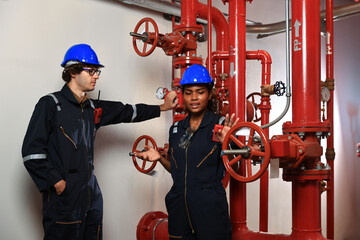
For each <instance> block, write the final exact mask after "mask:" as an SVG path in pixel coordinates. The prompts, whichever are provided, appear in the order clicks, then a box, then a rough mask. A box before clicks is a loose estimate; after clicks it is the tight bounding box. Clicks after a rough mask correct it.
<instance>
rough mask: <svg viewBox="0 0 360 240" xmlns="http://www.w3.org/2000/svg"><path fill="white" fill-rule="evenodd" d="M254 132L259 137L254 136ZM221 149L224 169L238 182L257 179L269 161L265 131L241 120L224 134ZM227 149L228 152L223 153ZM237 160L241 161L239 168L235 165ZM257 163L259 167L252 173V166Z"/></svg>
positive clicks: (268, 145)
mask: <svg viewBox="0 0 360 240" xmlns="http://www.w3.org/2000/svg"><path fill="white" fill-rule="evenodd" d="M255 133H257V135H258V136H260V138H258V136H256V137H255ZM230 146H231V147H232V149H230ZM222 150H223V152H222V153H223V156H222V158H223V162H224V165H225V168H226V170H227V171H228V172H229V173H230V175H231V176H232V177H233V178H235V179H236V180H238V181H240V182H252V181H255V180H257V179H259V178H260V177H261V176H262V175H263V174H264V172H265V171H266V169H267V167H268V165H269V162H270V143H269V140H268V138H267V136H266V134H265V132H264V131H263V130H262V129H261V128H260V127H259V126H257V125H256V124H254V123H250V122H242V123H238V124H236V125H234V126H233V127H232V128H231V129H230V130H229V132H228V133H227V134H226V136H225V139H224V142H223V147H222ZM227 150H228V153H227V154H224V153H225V152H226V151H227ZM236 151H237V152H236ZM231 152H234V153H233V154H232V153H231ZM239 152H242V153H239ZM229 153H230V154H229ZM230 156H231V157H230ZM238 162H240V163H241V164H240V168H239V169H237V167H236V166H237V164H238ZM235 164H236V165H235ZM257 164H260V169H259V170H258V171H257V172H256V173H254V174H253V171H252V166H255V165H257ZM233 166H234V167H235V169H236V170H234V168H233Z"/></svg>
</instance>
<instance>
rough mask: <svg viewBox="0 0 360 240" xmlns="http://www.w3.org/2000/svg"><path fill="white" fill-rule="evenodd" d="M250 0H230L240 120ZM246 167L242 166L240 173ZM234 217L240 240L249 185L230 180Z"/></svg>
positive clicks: (233, 87) (234, 108) (232, 99)
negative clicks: (248, 3)
mask: <svg viewBox="0 0 360 240" xmlns="http://www.w3.org/2000/svg"><path fill="white" fill-rule="evenodd" d="M245 16H246V0H229V35H230V39H229V40H230V46H229V53H230V57H229V60H230V74H229V75H230V93H229V109H230V113H235V115H236V116H237V117H238V118H239V120H240V122H245V121H246V119H245V103H246V101H245V99H246V95H245V89H246V85H245V66H246V64H245V63H246V62H245V61H246V38H245V37H246V22H245V21H246V19H245ZM244 168H245V166H242V165H241V166H240V168H239V172H240V175H241V174H242V173H241V172H242V171H243V170H244ZM230 220H231V223H232V227H233V228H232V231H233V233H232V239H240V234H241V231H246V230H247V226H246V184H245V183H241V182H239V181H237V180H235V179H234V178H231V179H230Z"/></svg>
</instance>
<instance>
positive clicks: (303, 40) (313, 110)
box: [291, 0, 320, 123]
mask: <svg viewBox="0 0 360 240" xmlns="http://www.w3.org/2000/svg"><path fill="white" fill-rule="evenodd" d="M319 19H320V0H295V1H292V31H291V34H292V48H293V49H292V50H293V51H292V65H293V68H292V69H293V70H292V79H293V81H292V82H293V89H294V92H293V95H292V100H293V102H292V107H293V111H292V114H293V123H305V122H307V123H309V122H320V20H319Z"/></svg>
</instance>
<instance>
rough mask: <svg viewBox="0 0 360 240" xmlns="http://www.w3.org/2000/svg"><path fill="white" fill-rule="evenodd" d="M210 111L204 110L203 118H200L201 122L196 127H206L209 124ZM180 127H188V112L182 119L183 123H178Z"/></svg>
mask: <svg viewBox="0 0 360 240" xmlns="http://www.w3.org/2000/svg"><path fill="white" fill-rule="evenodd" d="M211 115H212V112H209V111H206V112H205V114H204V116H203V118H202V119H201V123H200V125H199V127H198V129H200V128H203V127H206V126H207V125H209V124H210V118H211ZM180 126H181V127H183V128H185V129H187V128H189V127H190V114H189V115H187V117H186V118H185V119H184V121H183V124H181V125H180Z"/></svg>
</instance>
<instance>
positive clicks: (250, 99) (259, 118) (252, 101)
mask: <svg viewBox="0 0 360 240" xmlns="http://www.w3.org/2000/svg"><path fill="white" fill-rule="evenodd" d="M255 96H259V97H260V101H261V94H260V93H259V92H253V93H251V94H249V95H248V96H247V97H246V99H247V100H249V101H250V102H251V103H252V105H254V108H255V118H254V120H253V121H254V122H258V121H260V120H261V116H260V117H258V114H257V113H258V110H259V105H260V104H261V102H260V103H256V101H255Z"/></svg>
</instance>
